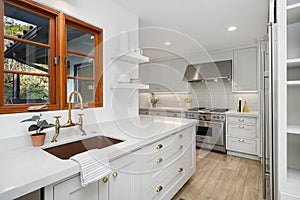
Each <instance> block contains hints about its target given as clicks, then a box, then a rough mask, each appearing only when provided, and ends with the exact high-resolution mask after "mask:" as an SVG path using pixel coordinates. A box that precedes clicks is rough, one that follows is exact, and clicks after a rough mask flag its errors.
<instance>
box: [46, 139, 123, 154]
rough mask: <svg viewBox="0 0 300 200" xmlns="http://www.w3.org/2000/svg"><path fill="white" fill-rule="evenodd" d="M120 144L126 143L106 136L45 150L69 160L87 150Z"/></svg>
mask: <svg viewBox="0 0 300 200" xmlns="http://www.w3.org/2000/svg"><path fill="white" fill-rule="evenodd" d="M120 142H124V141H123V140H118V139H115V138H109V137H105V136H96V137H92V138H88V139H84V140H80V141H76V142H71V143H67V144H62V145H59V146H55V147H49V148H45V149H44V150H45V151H47V152H48V153H50V154H52V155H54V156H56V157H58V158H60V159H69V158H70V157H72V156H74V155H76V154H79V153H82V152H85V151H87V150H91V149H102V148H105V147H108V146H111V145H114V144H118V143H120Z"/></svg>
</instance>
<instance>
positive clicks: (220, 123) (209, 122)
mask: <svg viewBox="0 0 300 200" xmlns="http://www.w3.org/2000/svg"><path fill="white" fill-rule="evenodd" d="M201 124H204V125H203V127H210V126H209V124H218V125H222V126H223V125H224V122H214V121H199V122H198V125H199V126H201Z"/></svg>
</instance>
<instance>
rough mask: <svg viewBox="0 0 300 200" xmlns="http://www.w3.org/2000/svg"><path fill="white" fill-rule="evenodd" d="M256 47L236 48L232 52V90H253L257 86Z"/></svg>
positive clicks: (255, 89)
mask: <svg viewBox="0 0 300 200" xmlns="http://www.w3.org/2000/svg"><path fill="white" fill-rule="evenodd" d="M257 72H258V69H257V48H256V47H251V48H246V49H238V50H235V51H234V52H233V80H232V84H233V85H232V89H233V91H234V92H247V91H248V92H254V91H257V88H258V84H257V83H258V77H257Z"/></svg>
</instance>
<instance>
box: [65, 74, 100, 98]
mask: <svg viewBox="0 0 300 200" xmlns="http://www.w3.org/2000/svg"><path fill="white" fill-rule="evenodd" d="M74 90H76V91H78V92H80V94H81V95H82V98H83V101H84V102H94V100H95V98H94V81H86V80H76V79H68V96H69V95H70V93H71V92H72V91H74ZM73 101H74V102H79V100H78V98H77V97H76V95H74V98H73Z"/></svg>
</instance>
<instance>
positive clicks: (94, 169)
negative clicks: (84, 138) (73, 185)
mask: <svg viewBox="0 0 300 200" xmlns="http://www.w3.org/2000/svg"><path fill="white" fill-rule="evenodd" d="M70 159H71V160H74V161H76V162H78V163H79V165H80V179H81V185H82V186H86V185H88V184H89V183H92V182H95V181H98V180H100V179H101V178H103V177H105V176H107V175H108V174H110V173H111V168H110V164H109V160H108V157H107V154H104V153H102V151H101V150H99V149H92V150H89V151H86V152H83V153H80V154H77V155H75V156H72V157H71V158H70Z"/></svg>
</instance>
